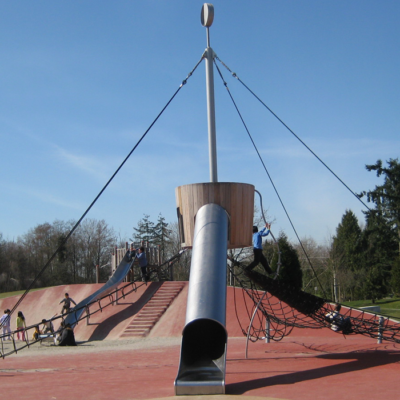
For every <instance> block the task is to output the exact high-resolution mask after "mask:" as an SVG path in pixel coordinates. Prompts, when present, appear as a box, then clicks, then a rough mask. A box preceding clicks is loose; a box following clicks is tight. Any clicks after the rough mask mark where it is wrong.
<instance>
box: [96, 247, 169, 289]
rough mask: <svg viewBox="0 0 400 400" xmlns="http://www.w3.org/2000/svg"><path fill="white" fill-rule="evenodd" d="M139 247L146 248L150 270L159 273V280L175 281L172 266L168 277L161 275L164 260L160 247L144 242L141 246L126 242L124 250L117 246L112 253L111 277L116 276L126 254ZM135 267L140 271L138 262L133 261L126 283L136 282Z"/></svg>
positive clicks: (125, 279)
mask: <svg viewBox="0 0 400 400" xmlns="http://www.w3.org/2000/svg"><path fill="white" fill-rule="evenodd" d="M139 247H143V248H144V252H145V254H146V259H147V268H148V270H151V271H156V272H159V273H157V274H156V275H157V278H158V279H159V280H171V281H172V280H174V279H173V267H172V266H171V268H170V269H169V273H168V274H167V275H165V274H161V270H160V266H161V265H162V264H163V262H164V260H163V255H162V252H161V249H160V246H152V245H151V244H149V242H147V241H142V242H140V243H139V244H134V243H128V242H125V247H122V248H118V247H117V246H115V248H114V249H113V251H112V253H111V260H110V265H111V275H113V274H114V272H115V270H116V269H117V266H118V265H120V263H121V262H122V261H123V259H124V257H125V255H126V252H127V251H128V250H129V251H131V250H132V249H137V248H139ZM135 267H136V269H138V268H137V261H135V260H133V262H132V264H131V268H130V269H129V271H128V272H127V274H126V276H125V278H124V281H125V282H132V281H134V280H135ZM97 283H98V282H97Z"/></svg>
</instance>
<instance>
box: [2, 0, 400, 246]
mask: <svg viewBox="0 0 400 400" xmlns="http://www.w3.org/2000/svg"><path fill="white" fill-rule="evenodd" d="M202 4H203V2H200V1H199V2H197V1H187V0H177V1H174V0H171V1H156V0H147V1H141V2H139V1H102V0H96V1H80V2H70V1H63V0H61V1H57V2H55V1H44V0H43V1H40V0H39V1H35V2H30V1H14V2H6V1H3V2H2V3H1V7H0V10H1V23H0V37H1V39H0V52H1V63H0V88H1V91H0V140H1V147H0V193H1V195H0V232H1V233H2V234H3V237H4V238H6V239H9V240H11V239H16V238H17V237H18V236H20V235H23V234H24V233H27V231H28V230H29V229H30V228H33V227H34V226H36V225H37V224H41V223H44V222H53V221H54V220H55V219H60V220H65V221H67V220H70V219H75V220H77V219H78V218H79V217H80V216H81V215H82V213H83V212H84V211H85V210H86V208H87V207H88V206H89V204H90V203H91V202H92V200H93V199H94V198H95V196H96V195H97V194H98V193H99V191H100V190H101V188H102V187H103V186H104V184H105V183H106V182H107V180H108V179H109V178H110V176H111V175H112V174H113V172H114V171H115V170H116V168H117V167H118V166H119V165H120V163H121V162H122V160H123V159H124V158H125V157H126V155H127V154H128V153H129V151H130V150H131V149H132V148H133V146H134V145H135V144H136V142H137V141H138V139H139V138H140V137H141V135H142V134H143V133H144V132H145V130H146V129H147V128H148V126H149V125H150V124H151V122H152V121H153V120H154V118H155V117H156V116H157V114H158V113H159V112H160V110H161V109H162V107H163V106H164V105H165V104H166V102H167V101H168V100H169V99H170V97H171V96H172V94H173V93H174V92H175V91H176V89H177V88H178V87H179V85H180V83H181V82H182V80H183V79H184V78H185V77H186V76H187V74H188V73H189V71H191V70H192V68H193V67H194V66H195V64H196V63H197V62H198V61H199V60H200V58H201V56H202V54H203V52H204V49H205V47H206V31H205V28H203V27H202V26H201V24H200V10H201V7H202ZM213 4H214V7H215V19H214V24H213V26H212V27H211V28H210V37H211V46H212V48H213V49H214V51H215V53H216V54H217V55H218V57H219V58H220V59H221V60H222V61H223V62H224V63H226V64H227V65H228V66H229V67H230V68H231V69H232V70H233V71H234V72H236V73H237V74H238V76H239V77H240V78H241V79H242V80H243V81H244V82H245V83H246V84H247V85H248V86H249V87H250V88H251V89H252V90H254V91H255V92H256V93H257V95H258V96H259V97H260V98H262V100H263V101H264V102H265V103H266V104H267V105H268V106H269V107H270V108H271V109H272V110H274V112H275V113H277V114H278V115H279V117H280V118H281V119H282V120H283V121H285V123H286V124H287V125H288V126H290V128H291V129H292V130H293V131H294V132H296V134H297V135H298V136H299V137H301V138H302V140H304V141H305V142H306V143H307V145H308V146H309V147H311V149H313V151H314V152H315V153H317V154H318V156H320V157H321V158H322V159H323V160H324V161H325V162H326V163H327V164H328V165H329V167H330V168H331V169H332V170H333V171H334V172H335V173H336V174H337V175H339V176H340V178H341V179H342V180H344V181H345V182H346V184H347V185H349V186H350V187H351V189H352V190H353V191H355V192H360V191H362V190H368V189H373V188H374V187H375V185H377V184H380V182H381V181H380V180H379V179H378V178H377V177H376V176H375V175H374V174H373V173H371V172H367V171H366V169H365V164H373V163H375V162H376V161H377V160H378V159H382V160H388V159H389V158H397V157H398V156H399V148H400V139H399V132H400V118H399V106H400V80H399V71H400V56H399V54H400V52H399V48H400V43H399V42H400V25H399V24H398V21H399V20H400V3H398V2H394V1H380V2H377V1H368V0H367V1H365V0H363V1H335V2H327V1H311V0H303V1H268V0H255V1H249V2H243V1H240V2H239V1H235V0H215V1H214V2H213ZM222 71H223V73H224V77H225V80H226V81H227V83H228V85H229V88H230V90H231V93H232V95H233V97H234V98H235V101H236V102H237V104H238V107H239V109H240V111H241V113H242V115H243V118H244V120H245V122H246V124H247V126H248V128H249V130H250V133H251V134H252V136H253V138H254V140H255V142H256V144H257V146H258V148H259V151H260V152H261V154H262V157H263V159H264V161H265V163H266V165H267V168H268V170H269V172H270V174H271V176H272V178H273V180H274V183H275V185H276V187H277V189H278V191H279V194H280V196H281V198H282V200H283V203H284V204H285V207H286V209H287V210H288V212H289V215H290V217H291V219H292V221H293V223H294V225H295V227H296V229H297V231H298V233H299V235H300V236H301V237H304V236H308V237H313V238H314V239H316V240H317V241H319V242H321V243H322V242H324V240H326V239H327V238H328V237H329V236H330V235H332V234H334V233H335V229H336V226H337V225H338V223H339V222H340V220H341V217H342V215H343V213H344V212H345V210H346V209H351V210H353V211H354V212H355V214H356V215H357V216H358V217H359V220H360V222H362V221H363V214H362V209H363V206H362V204H361V203H360V202H358V201H357V200H356V199H355V198H354V197H353V196H352V195H351V194H350V193H349V192H348V191H347V189H345V188H344V187H343V186H342V185H341V184H340V183H339V182H338V181H337V180H336V179H335V178H334V177H333V176H332V175H331V174H330V173H329V172H327V170H326V169H325V168H324V167H323V166H322V165H321V164H320V163H319V162H318V161H317V160H316V159H315V158H314V157H313V156H312V155H311V154H310V153H309V152H308V151H307V150H306V149H305V148H304V147H303V146H302V145H301V144H300V143H299V142H298V141H297V140H296V139H295V138H294V137H293V136H292V135H291V134H290V133H289V132H288V131H287V130H286V129H285V128H283V127H282V126H281V125H280V124H279V123H278V122H277V121H276V119H275V118H274V117H272V116H271V114H269V113H268V111H266V110H265V109H264V108H263V107H262V106H261V105H260V104H259V103H258V102H257V101H256V100H255V99H254V98H253V97H252V96H251V95H250V94H249V93H248V92H247V91H246V90H245V89H244V88H243V87H242V86H241V85H240V83H238V82H237V80H235V79H234V78H232V77H231V76H230V75H229V74H228V73H227V72H226V70H224V69H222ZM215 79H216V80H215V97H216V125H217V146H218V179H219V181H221V182H244V183H251V184H254V185H255V186H256V189H257V190H259V191H260V192H261V193H262V195H263V199H264V206H265V207H266V208H268V212H269V215H270V217H271V218H272V219H274V221H275V222H274V225H273V227H274V230H275V232H278V231H280V230H283V231H285V232H286V233H287V234H288V236H289V237H290V238H291V239H294V234H293V232H292V230H291V228H290V226H289V223H288V221H287V219H286V216H285V215H284V212H283V210H282V207H281V205H280V203H279V201H278V199H277V197H276V195H275V193H274V192H273V190H272V187H271V184H270V182H269V180H268V177H267V175H266V173H265V172H264V170H263V168H262V165H261V164H260V161H259V159H258V157H257V155H256V153H255V151H254V149H253V147H252V145H251V142H250V141H249V139H248V136H247V133H246V131H245V130H244V128H243V126H242V124H241V122H240V120H239V118H238V116H237V113H236V111H235V109H234V108H233V106H232V103H231V101H230V99H229V97H228V95H227V93H226V89H225V88H224V86H223V84H222V83H221V80H220V79H219V77H218V75H217V73H215ZM207 135H208V134H207V113H206V91H205V64H204V62H202V63H201V64H200V66H199V67H198V69H197V70H196V71H195V73H194V74H193V76H192V77H191V78H190V79H189V80H188V83H187V84H186V85H185V86H184V87H183V88H182V90H181V91H180V92H179V94H178V96H177V97H176V99H175V100H174V101H173V102H172V103H171V105H170V106H169V107H168V108H167V110H166V111H165V113H164V114H163V115H162V117H161V118H160V119H159V121H158V122H157V123H156V125H155V126H154V128H153V129H152V130H151V131H150V132H149V134H148V135H147V136H146V138H145V140H144V141H143V142H142V143H141V145H140V146H139V147H138V149H137V150H136V151H135V152H134V153H133V155H132V156H131V158H130V159H129V160H128V162H127V163H126V165H125V166H124V168H123V169H122V170H121V172H120V173H119V174H118V175H117V176H116V178H115V179H114V181H113V182H112V183H111V185H110V186H109V188H108V189H107V190H106V192H105V193H104V195H103V196H102V197H101V198H100V200H99V201H98V202H97V203H96V205H95V206H94V207H93V209H92V210H91V211H90V213H89V215H88V217H89V218H96V219H105V220H106V221H107V222H108V223H109V224H110V225H111V226H112V227H113V228H114V229H115V230H116V232H118V233H119V234H120V236H121V237H122V238H123V239H125V238H126V239H127V238H128V237H129V236H130V235H131V233H132V231H133V227H134V226H136V225H137V222H138V221H139V220H140V219H141V218H142V217H143V214H149V215H150V217H151V218H152V219H153V220H156V219H157V216H158V214H159V213H162V215H163V216H164V217H165V218H166V219H167V221H170V222H173V221H175V218H176V205H175V187H177V186H180V185H184V184H189V183H197V182H208V181H209V167H208V142H207V140H208V139H207Z"/></svg>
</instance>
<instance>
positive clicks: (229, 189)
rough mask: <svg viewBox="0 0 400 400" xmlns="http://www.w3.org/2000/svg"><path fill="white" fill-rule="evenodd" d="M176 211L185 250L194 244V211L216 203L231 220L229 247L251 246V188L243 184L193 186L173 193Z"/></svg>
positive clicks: (227, 183)
mask: <svg viewBox="0 0 400 400" xmlns="http://www.w3.org/2000/svg"><path fill="white" fill-rule="evenodd" d="M175 193H176V202H177V207H178V208H179V210H180V212H181V214H182V216H183V225H184V231H185V242H184V243H182V246H184V247H191V246H192V244H193V232H194V221H195V216H196V213H197V211H198V210H199V209H200V208H201V207H202V206H203V205H205V204H210V203H215V204H218V205H220V206H221V207H223V208H224V209H225V210H226V211H227V213H228V214H229V216H230V232H229V234H230V240H229V247H230V248H235V247H245V246H251V232H252V230H251V228H252V225H253V213H254V186H253V185H249V184H246V183H229V182H218V183H196V184H192V185H184V186H180V187H178V188H177V189H176V190H175Z"/></svg>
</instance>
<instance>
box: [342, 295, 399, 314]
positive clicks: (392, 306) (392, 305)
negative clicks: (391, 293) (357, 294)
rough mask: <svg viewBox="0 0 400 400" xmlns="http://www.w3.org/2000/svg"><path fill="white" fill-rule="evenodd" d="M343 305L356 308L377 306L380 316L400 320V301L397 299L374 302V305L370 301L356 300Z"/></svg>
mask: <svg viewBox="0 0 400 400" xmlns="http://www.w3.org/2000/svg"><path fill="white" fill-rule="evenodd" d="M343 304H344V305H346V306H349V307H356V308H360V307H369V306H379V307H380V308H381V312H380V313H379V314H380V315H384V316H387V317H393V318H395V319H400V299H398V298H392V299H382V300H375V303H372V301H371V300H357V301H348V302H345V303H343Z"/></svg>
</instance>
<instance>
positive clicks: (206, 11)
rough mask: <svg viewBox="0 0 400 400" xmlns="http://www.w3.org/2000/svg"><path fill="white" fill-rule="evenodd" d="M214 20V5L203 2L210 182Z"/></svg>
mask: <svg viewBox="0 0 400 400" xmlns="http://www.w3.org/2000/svg"><path fill="white" fill-rule="evenodd" d="M213 20H214V6H213V5H212V4H209V3H204V5H203V7H202V9H201V24H202V25H203V26H205V27H206V31H207V48H206V50H205V53H204V55H205V59H206V85H207V116H208V154H209V159H210V182H218V171H217V139H216V129H215V101H214V65H213V63H214V51H213V49H212V48H211V47H210V31H209V27H210V26H211V25H212V23H213Z"/></svg>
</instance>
